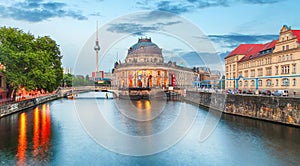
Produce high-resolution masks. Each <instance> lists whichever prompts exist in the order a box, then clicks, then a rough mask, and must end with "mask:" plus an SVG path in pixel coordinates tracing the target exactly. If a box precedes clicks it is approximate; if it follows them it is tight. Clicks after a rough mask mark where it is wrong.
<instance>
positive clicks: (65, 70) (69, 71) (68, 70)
mask: <svg viewBox="0 0 300 166" xmlns="http://www.w3.org/2000/svg"><path fill="white" fill-rule="evenodd" d="M63 70H64V74H72V69H71V68H70V67H64V68H63Z"/></svg>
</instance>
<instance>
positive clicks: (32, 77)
mask: <svg viewBox="0 0 300 166" xmlns="http://www.w3.org/2000/svg"><path fill="white" fill-rule="evenodd" d="M61 59H62V56H61V55H60V51H59V46H58V45H57V44H56V42H55V41H54V40H52V39H51V38H50V37H48V36H45V37H38V38H35V37H34V36H33V35H32V34H30V33H24V32H23V31H22V30H19V29H16V28H7V27H1V28H0V62H1V63H2V64H4V65H5V70H3V71H2V72H4V75H5V78H6V81H7V83H8V85H10V86H9V87H10V88H12V89H14V90H17V89H18V88H21V87H26V89H27V90H33V89H36V88H38V89H44V90H45V91H49V92H51V91H53V90H55V89H56V88H57V87H58V86H59V85H60V84H61V80H62V78H63V69H62V67H61Z"/></svg>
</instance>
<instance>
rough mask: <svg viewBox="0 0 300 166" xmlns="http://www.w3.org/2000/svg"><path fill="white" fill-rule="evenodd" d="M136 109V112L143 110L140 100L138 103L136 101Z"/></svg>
mask: <svg viewBox="0 0 300 166" xmlns="http://www.w3.org/2000/svg"><path fill="white" fill-rule="evenodd" d="M136 107H137V109H138V111H141V110H143V104H142V101H141V100H138V101H137V103H136Z"/></svg>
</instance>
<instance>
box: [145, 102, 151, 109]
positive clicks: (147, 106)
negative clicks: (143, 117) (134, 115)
mask: <svg viewBox="0 0 300 166" xmlns="http://www.w3.org/2000/svg"><path fill="white" fill-rule="evenodd" d="M145 109H146V110H150V109H151V102H150V100H146V101H145Z"/></svg>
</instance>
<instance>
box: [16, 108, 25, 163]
mask: <svg viewBox="0 0 300 166" xmlns="http://www.w3.org/2000/svg"><path fill="white" fill-rule="evenodd" d="M18 143H19V145H18V153H17V156H18V165H25V164H26V148H27V139H26V113H25V112H23V113H22V114H21V115H20V120H19V141H18Z"/></svg>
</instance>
